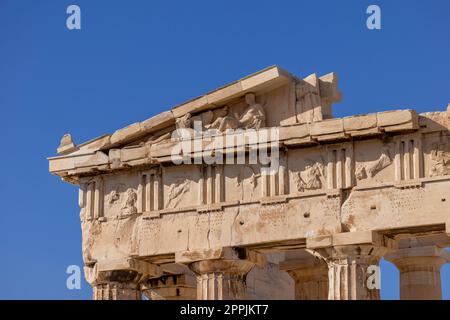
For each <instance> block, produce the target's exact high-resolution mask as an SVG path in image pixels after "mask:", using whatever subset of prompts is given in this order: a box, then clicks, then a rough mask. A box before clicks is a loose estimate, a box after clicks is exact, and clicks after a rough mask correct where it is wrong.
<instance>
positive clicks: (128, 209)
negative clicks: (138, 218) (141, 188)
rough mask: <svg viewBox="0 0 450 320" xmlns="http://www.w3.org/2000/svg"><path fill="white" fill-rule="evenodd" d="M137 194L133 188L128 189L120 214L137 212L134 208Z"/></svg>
mask: <svg viewBox="0 0 450 320" xmlns="http://www.w3.org/2000/svg"><path fill="white" fill-rule="evenodd" d="M136 201H137V194H136V192H134V190H133V189H128V190H127V192H126V195H125V203H124V205H123V207H122V212H121V213H122V215H124V216H126V215H131V214H136V213H137V208H136Z"/></svg>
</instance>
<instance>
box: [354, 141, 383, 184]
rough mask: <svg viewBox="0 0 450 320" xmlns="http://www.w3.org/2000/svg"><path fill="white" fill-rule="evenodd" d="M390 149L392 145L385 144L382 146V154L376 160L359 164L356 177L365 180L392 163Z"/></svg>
mask: <svg viewBox="0 0 450 320" xmlns="http://www.w3.org/2000/svg"><path fill="white" fill-rule="evenodd" d="M390 149H391V146H390V145H386V146H383V147H382V148H381V155H380V157H379V158H378V159H377V160H376V161H373V162H370V163H359V164H357V165H356V170H355V176H356V179H358V180H364V179H367V178H369V179H370V178H373V177H374V176H375V175H376V174H377V173H378V172H380V171H381V170H383V169H384V168H386V167H388V166H389V165H390V164H392V157H391V152H390Z"/></svg>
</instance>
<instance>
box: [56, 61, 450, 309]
mask: <svg viewBox="0 0 450 320" xmlns="http://www.w3.org/2000/svg"><path fill="white" fill-rule="evenodd" d="M340 99H341V92H340V91H339V88H338V78H337V75H336V74H334V73H330V74H327V75H324V76H320V77H319V76H317V75H316V74H312V75H310V76H308V77H306V78H304V79H301V78H299V77H296V76H295V75H292V74H290V73H289V72H287V71H285V70H283V69H281V68H279V67H277V66H273V67H269V68H266V69H264V70H261V71H259V72H257V73H255V74H252V75H250V76H247V77H245V78H243V79H240V80H238V81H235V82H233V83H231V84H228V85H226V86H223V87H221V88H219V89H217V90H214V91H212V92H209V93H207V94H205V95H202V96H200V97H198V98H195V99H192V100H190V101H188V102H186V103H183V104H180V105H177V106H175V107H173V108H172V109H170V110H169V111H166V112H163V113H160V114H158V115H156V116H154V117H152V118H149V119H147V120H145V121H143V122H137V123H134V124H131V125H129V126H127V127H125V128H122V129H119V130H117V131H115V132H114V133H113V134H109V135H103V136H101V137H98V138H95V139H93V140H90V141H88V142H85V143H82V144H78V145H76V144H75V143H74V142H73V141H72V137H71V136H70V135H65V136H64V137H63V139H62V140H61V144H60V146H59V148H58V150H57V151H58V156H56V157H51V158H49V166H50V172H51V173H52V174H54V175H57V176H59V177H61V178H62V179H63V180H64V181H66V182H69V183H71V184H74V185H77V186H79V200H78V204H79V206H80V208H81V211H80V220H81V228H82V239H83V240H82V242H83V243H82V252H83V260H84V271H85V277H86V279H87V281H88V282H89V283H90V284H91V286H92V288H93V298H94V299H141V298H142V297H147V298H148V299H298V300H312V299H320V300H324V299H330V300H347V299H379V298H380V293H379V286H378V285H377V279H376V277H374V276H376V274H377V266H378V264H379V261H380V259H381V258H384V259H386V260H388V261H390V262H392V263H393V264H394V265H395V266H396V267H397V268H398V270H399V272H400V283H399V285H400V297H401V299H441V298H442V293H441V279H440V268H441V266H442V265H443V264H445V263H447V262H449V261H450V253H449V252H448V251H447V250H446V249H445V248H446V247H447V246H449V245H450V238H449V236H450V132H449V128H450V110H447V111H442V112H427V113H423V114H417V113H416V112H415V111H414V110H410V109H404V110H393V111H384V112H378V113H371V114H363V115H355V116H350V117H344V118H333V116H332V105H333V104H334V103H336V102H339V101H340ZM252 137H253V138H255V137H256V140H253V139H252ZM230 141H231V142H232V143H227V142H230ZM199 146H200V147H199ZM255 159H256V160H257V161H254V160H255ZM274 164H276V166H275V165H274ZM269 168H270V169H272V170H268V169H269ZM273 169H275V170H273Z"/></svg>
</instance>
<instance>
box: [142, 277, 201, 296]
mask: <svg viewBox="0 0 450 320" xmlns="http://www.w3.org/2000/svg"><path fill="white" fill-rule="evenodd" d="M141 290H142V293H143V294H144V295H145V296H146V297H148V298H149V299H150V300H195V299H196V297H197V289H196V277H195V276H194V275H192V274H176V275H175V274H174V275H165V276H162V277H159V278H153V279H149V280H148V281H147V282H146V283H145V285H143V286H142V287H141Z"/></svg>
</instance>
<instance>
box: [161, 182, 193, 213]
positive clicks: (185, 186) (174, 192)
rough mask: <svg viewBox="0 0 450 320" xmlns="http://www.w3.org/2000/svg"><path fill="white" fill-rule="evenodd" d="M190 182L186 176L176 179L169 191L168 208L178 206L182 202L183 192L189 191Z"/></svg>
mask: <svg viewBox="0 0 450 320" xmlns="http://www.w3.org/2000/svg"><path fill="white" fill-rule="evenodd" d="M189 186H190V182H189V180H186V179H185V178H181V179H176V180H175V182H173V183H172V184H171V185H170V187H169V190H168V192H167V196H168V198H167V204H166V208H176V207H178V205H179V204H180V202H181V199H182V196H183V194H185V193H187V192H188V191H189Z"/></svg>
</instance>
